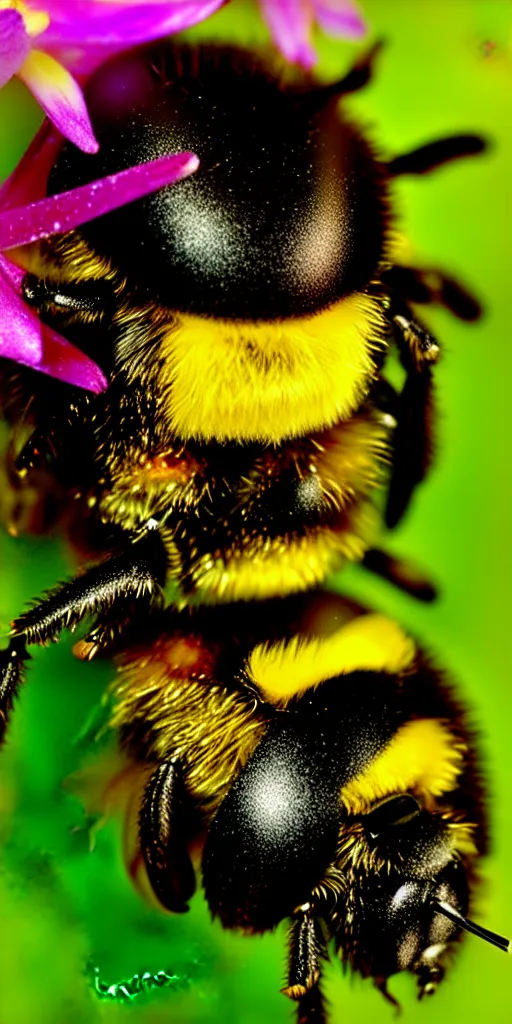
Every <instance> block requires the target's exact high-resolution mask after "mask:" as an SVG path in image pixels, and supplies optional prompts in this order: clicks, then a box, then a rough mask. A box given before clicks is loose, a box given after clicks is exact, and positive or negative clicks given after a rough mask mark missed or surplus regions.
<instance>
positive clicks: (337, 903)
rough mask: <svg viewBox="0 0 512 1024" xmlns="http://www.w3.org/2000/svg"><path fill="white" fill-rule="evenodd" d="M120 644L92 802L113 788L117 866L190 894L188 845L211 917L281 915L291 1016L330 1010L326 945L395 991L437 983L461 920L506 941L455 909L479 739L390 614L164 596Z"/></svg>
mask: <svg viewBox="0 0 512 1024" xmlns="http://www.w3.org/2000/svg"><path fill="white" fill-rule="evenodd" d="M116 661H117V667H118V675H117V679H116V681H115V684H114V686H113V689H112V713H111V726H112V727H113V728H115V729H116V730H117V731H118V733H119V736H120V740H121V749H122V752H123V754H122V761H121V763H120V765H119V766H118V767H117V768H116V771H117V776H114V777H111V778H105V775H104V773H103V772H102V773H101V778H102V780H103V785H104V789H103V790H102V792H100V793H99V794H97V796H96V800H97V803H96V809H97V810H98V811H101V812H103V811H104V807H103V806H102V800H105V799H106V797H107V795H108V802H109V804H110V806H112V794H113V793H114V792H117V794H118V800H119V803H120V806H122V807H123V815H124V818H125V829H124V833H125V836H128V839H127V840H125V856H126V860H127V865H128V868H129V872H130V875H131V876H132V878H134V879H135V880H136V882H137V884H138V886H139V887H140V888H142V889H143V890H144V889H147V886H148V883H149V886H150V889H151V891H152V893H153V896H154V897H156V899H157V900H158V902H159V903H160V904H161V905H162V906H163V907H164V908H165V909H166V910H168V911H172V912H178V913H179V912H183V911H185V910H187V909H188V902H189V900H190V898H191V896H192V895H193V893H194V889H195V886H196V873H197V871H198V870H199V864H198V859H199V857H200V861H201V873H202V884H203V887H204V892H205V896H206V900H207V902H208V905H209V908H210V911H211V913H212V915H213V916H215V917H218V918H220V921H221V922H222V924H223V926H224V927H226V928H234V929H241V930H243V931H244V932H246V933H262V932H265V931H268V930H272V929H274V928H276V926H277V925H278V924H279V923H280V922H281V921H283V920H285V919H288V921H289V925H290V928H289V952H288V974H287V980H286V984H285V987H284V989H283V991H284V992H285V994H286V995H288V996H289V997H290V998H291V999H293V1000H296V1001H297V1003H298V1020H299V1021H304V1022H309V1021H313V1020H314V1021H322V1020H325V1019H326V1016H325V1009H324V1007H323V1002H322V994H321V974H322V971H323V966H324V963H325V961H326V960H327V959H328V956H329V951H330V950H331V951H333V952H334V953H335V956H336V958H339V959H340V960H341V963H342V964H343V966H344V967H345V968H348V969H350V971H353V972H357V973H359V974H361V975H363V977H369V978H372V979H373V980H374V982H375V984H376V985H377V987H378V988H379V989H380V990H381V991H382V992H383V994H384V995H385V996H386V997H387V998H388V999H389V1000H391V1002H393V1001H394V998H393V996H392V994H391V993H389V992H388V988H387V986H388V979H389V978H390V977H391V976H392V975H394V974H395V973H397V972H400V971H408V972H409V973H411V974H412V975H413V976H414V977H415V978H416V982H417V986H418V991H419V996H420V998H421V997H423V996H425V995H432V994H433V993H434V992H435V989H436V987H437V985H438V984H439V982H440V981H441V979H442V977H443V974H444V970H445V965H446V962H447V960H448V959H449V958H451V953H452V952H453V948H454V944H455V943H456V942H457V941H458V940H459V938H460V936H461V929H464V928H467V929H469V930H474V931H476V933H477V934H480V935H481V936H482V937H484V938H488V940H489V941H491V942H493V943H494V944H495V945H497V946H498V947H499V948H502V949H503V950H505V951H506V950H508V945H509V944H508V940H506V939H504V938H501V937H500V936H498V935H495V934H494V933H491V932H486V931H485V930H484V929H481V928H479V926H477V925H474V924H473V923H472V922H471V921H468V920H467V918H466V914H467V912H468V908H470V907H471V904H472V902H473V898H474V890H475V888H476V884H477V877H478V862H479V858H480V857H481V855H482V854H483V853H485V852H486V849H487V820H486V813H485V809H484V804H483V799H482V780H481V774H480V768H479V765H478V758H477V752H476V743H475V737H474V736H473V735H472V733H471V731H470V729H469V727H468V722H467V717H466V713H465V711H464V709H463V708H462V707H461V705H460V704H459V703H458V700H457V698H456V697H455V696H454V694H453V692H452V688H451V685H450V684H449V683H448V682H447V681H446V679H445V677H444V674H443V673H442V672H440V671H439V670H438V669H437V668H436V667H435V666H434V665H433V663H432V662H431V661H430V659H429V658H428V657H427V656H426V655H425V653H424V652H423V651H422V650H421V649H420V648H419V647H418V646H417V644H416V643H415V641H414V640H413V639H412V638H411V637H410V636H408V635H407V634H406V633H405V632H404V631H403V630H402V628H401V627H400V626H399V625H398V624H397V623H396V622H394V621H393V620H391V619H389V618H387V617H386V616H384V615H381V614H376V613H372V612H370V611H368V610H367V609H365V608H362V607H360V606H358V605H356V604H354V603H353V602H350V601H347V600H346V599H342V598H341V597H335V596H332V595H331V596H327V595H325V594H319V593H315V594H314V595H308V596H307V597H294V598H289V599H288V600H287V601H282V600H281V601H270V602H262V603H260V604H259V605H256V606H255V607H253V606H251V605H249V606H245V607H244V606H240V605H237V606H236V607H228V608H227V609H226V608H224V609H222V608H219V607H216V608H213V609H200V610H196V611H194V612H192V613H191V612H190V610H187V611H186V612H183V613H181V614H179V613H177V612H176V611H175V610H171V609H167V610H165V611H161V612H159V613H153V614H152V615H151V614H150V615H149V616H147V617H145V618H144V619H143V620H141V622H140V623H139V624H138V627H137V631H136V632H135V634H134V635H133V637H132V639H131V642H130V643H128V644H127V643H126V642H125V643H123V645H122V648H121V650H120V652H119V654H118V655H117V657H116ZM96 777H98V775H97V773H96ZM120 794H122V795H121V796H120ZM194 862H195V863H194Z"/></svg>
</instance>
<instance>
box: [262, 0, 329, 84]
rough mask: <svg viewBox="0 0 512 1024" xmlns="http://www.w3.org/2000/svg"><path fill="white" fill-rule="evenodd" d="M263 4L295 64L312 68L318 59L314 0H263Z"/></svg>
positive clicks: (271, 26)
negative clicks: (313, 31) (312, 39)
mask: <svg viewBox="0 0 512 1024" xmlns="http://www.w3.org/2000/svg"><path fill="white" fill-rule="evenodd" d="M260 6H261V10H262V13H263V17H264V18H265V21H266V22H267V25H268V27H269V29H270V32H271V35H272V38H273V40H274V43H275V44H276V46H277V48H278V49H279V50H280V51H281V53H282V54H283V57H286V60H289V61H290V62H291V63H292V64H301V65H302V67H304V68H306V69H307V68H311V67H312V66H313V64H315V63H316V59H317V58H316V54H315V51H314V49H313V47H312V46H311V44H310V34H311V28H312V24H313V5H312V0H260Z"/></svg>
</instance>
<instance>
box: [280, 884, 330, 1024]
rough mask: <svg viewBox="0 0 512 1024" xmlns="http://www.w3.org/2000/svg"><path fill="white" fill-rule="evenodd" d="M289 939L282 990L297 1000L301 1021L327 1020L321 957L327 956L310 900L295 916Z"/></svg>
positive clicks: (307, 1023)
mask: <svg viewBox="0 0 512 1024" xmlns="http://www.w3.org/2000/svg"><path fill="white" fill-rule="evenodd" d="M289 943H290V951H289V954H288V961H289V966H288V984H287V985H286V987H285V988H283V989H282V991H283V993H284V995H287V996H288V997H289V998H290V999H294V1000H296V1001H297V1002H298V1004H299V1006H298V1021H299V1024H310V1022H313V1021H315V1022H317V1021H318V1022H322V1021H325V1020H326V1016H325V1008H324V1004H323V999H322V995H321V992H320V988H319V981H320V970H321V968H320V960H321V959H322V958H323V959H326V958H327V952H326V947H325V939H324V936H323V935H322V934H321V932H320V925H319V920H318V918H317V917H315V916H314V914H313V913H312V910H311V906H310V905H309V904H307V905H306V907H305V908H304V909H303V910H301V911H299V913H298V914H296V915H295V916H294V917H293V919H292V923H291V928H290V934H289Z"/></svg>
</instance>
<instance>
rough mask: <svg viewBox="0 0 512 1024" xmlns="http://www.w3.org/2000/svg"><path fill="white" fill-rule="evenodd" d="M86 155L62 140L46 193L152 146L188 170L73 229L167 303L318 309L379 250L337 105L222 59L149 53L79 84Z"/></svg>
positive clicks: (368, 183)
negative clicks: (190, 162)
mask: <svg viewBox="0 0 512 1024" xmlns="http://www.w3.org/2000/svg"><path fill="white" fill-rule="evenodd" d="M87 98H88V107H89V111H90V113H91V116H92V120H93V123H94V126H95V131H96V134H97V137H98V139H99V141H100V152H99V154H98V156H95V157H92V158H91V157H90V156H84V154H83V153H80V152H79V151H78V150H76V149H75V148H74V147H72V146H66V147H65V149H64V152H63V154H62V155H61V157H60V159H59V161H58V164H57V166H56V168H55V169H54V171H53V174H52V178H51V187H52V189H54V190H56V191H60V190H63V189H69V188H71V187H74V186H77V185H81V184H84V183H85V182H88V181H91V180H92V179H94V178H95V177H99V176H101V175H104V174H110V173H114V172H116V171H119V170H122V169H124V168H125V167H129V166H132V165H133V164H137V163H140V162H141V161H142V160H143V159H144V160H147V159H149V158H154V157H157V156H160V155H162V154H164V153H168V152H173V151H175V150H176V151H179V150H192V151H193V152H195V153H197V155H198V156H199V158H200V161H201V166H200V170H199V172H198V173H197V174H195V175H194V176H193V177H192V178H191V179H190V180H189V181H187V182H182V183H181V184H178V186H177V187H173V188H167V189H163V190H161V191H160V192H159V193H157V194H155V195H153V196H150V197H148V198H147V199H144V200H142V201H140V202H138V203H135V204H132V205H131V206H130V207H128V208H126V209H124V210H123V211H121V212H118V213H115V214H109V215H108V217H104V218H101V219H99V220H97V221H96V222H95V223H94V224H90V225H89V226H88V227H86V228H85V229H84V232H83V233H84V236H85V237H86V238H87V239H88V241H89V242H90V243H91V244H92V245H93V247H94V250H95V252H96V253H97V254H98V255H100V256H102V257H107V258H109V259H110V260H112V262H113V264H114V265H115V266H116V267H117V268H119V270H120V271H121V273H122V274H123V275H126V276H127V277H128V279H129V280H130V281H131V283H132V285H135V284H136V285H137V287H140V286H141V285H142V286H143V287H144V288H146V289H147V292H148V294H149V295H151V296H152V297H154V298H157V299H158V301H159V302H160V303H162V304H163V305H165V306H167V307H170V308H172V309H178V310H181V311H185V312H188V313H195V314H201V315H207V316H215V317H223V318H239V319H246V320H265V319H273V318H279V317H288V316H301V315H304V314H310V313H312V312H315V311H316V310H318V309H321V308H323V307H325V306H327V305H329V304H330V303H332V302H334V301H335V300H336V299H339V298H341V297H342V296H343V295H345V294H348V293H349V292H352V291H354V290H356V289H358V288H359V287H361V286H362V285H364V284H365V283H366V282H367V281H368V280H369V279H370V277H371V275H372V273H373V271H374V270H375V268H376V266H377V263H378V260H379V258H380V257H381V255H382V249H383V235H384V185H383V182H382V178H383V175H382V171H381V168H380V166H379V164H378V162H377V161H376V160H375V159H374V157H373V155H372V154H371V151H370V149H369V147H368V145H367V144H366V142H364V141H363V139H362V138H361V137H360V136H359V135H358V133H357V132H356V131H355V130H354V129H353V128H352V127H351V126H350V125H349V124H348V123H347V121H346V120H345V119H344V118H343V115H342V114H341V112H340V110H339V105H338V103H337V98H336V97H334V98H333V97H331V98H330V99H325V98H323V94H322V92H321V90H317V93H315V92H314V91H313V92H312V91H311V90H310V89H308V84H307V80H306V79H305V78H304V79H302V80H301V79H300V77H298V79H297V81H296V82H295V84H293V83H290V84H288V85H287V84H286V83H285V82H284V81H283V76H282V75H281V76H276V75H275V74H274V73H272V72H270V71H269V70H268V69H267V68H265V67H264V66H263V65H262V64H261V63H260V62H259V61H258V60H257V59H256V58H255V57H254V55H251V56H250V57H249V55H248V54H244V53H241V52H238V51H236V50H230V49H224V50H218V49H217V50H215V49H208V48H205V47H203V48H202V49H201V50H198V49H195V50H192V49H187V48H185V47H181V48H171V47H169V46H166V47H164V46H152V47H150V48H146V49H143V50H139V51H135V52H134V53H130V54H124V55H122V56H120V57H118V58H117V59H116V60H114V61H111V62H110V63H108V64H107V65H106V66H105V67H103V68H102V69H101V70H100V71H98V73H97V74H96V75H95V76H94V77H93V79H92V81H91V82H90V84H89V86H88V92H87Z"/></svg>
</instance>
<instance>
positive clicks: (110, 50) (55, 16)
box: [38, 0, 226, 74]
mask: <svg viewBox="0 0 512 1024" xmlns="http://www.w3.org/2000/svg"><path fill="white" fill-rule="evenodd" d="M225 2H226V0H167V2H153V3H152V2H151V0H148V2H144V0H141V2H140V3H128V4H123V3H119V4H112V3H98V0H73V2H72V3H70V2H69V0H67V2H65V3H52V2H51V0H49V2H45V10H47V11H48V12H49V14H50V16H51V21H50V25H49V26H48V28H47V29H46V31H45V32H43V33H42V34H41V35H40V36H39V37H38V45H39V46H41V47H42V48H44V49H45V50H47V51H49V52H51V53H53V54H54V55H55V56H57V57H60V58H62V60H63V63H65V65H66V67H67V68H70V70H72V71H74V72H75V73H81V74H84V73H89V72H90V71H91V70H93V68H94V67H96V66H97V65H98V64H99V63H101V61H103V60H105V59H106V57H107V56H110V55H112V54H114V53H118V52H119V51H120V50H125V49H127V47H129V46H134V45H136V44H137V43H143V42H149V41H151V40H153V39H161V38H163V37H165V36H168V35H172V34H173V33H175V32H182V31H183V30H184V29H186V28H190V27H191V26H192V25H196V24H197V23H198V22H200V21H204V20H205V19H206V18H209V17H210V15H211V14H213V13H214V12H215V11H217V10H218V8H219V7H222V6H223V4H224V3H225Z"/></svg>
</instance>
